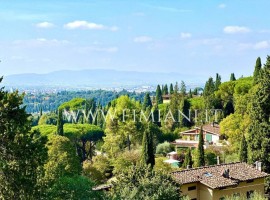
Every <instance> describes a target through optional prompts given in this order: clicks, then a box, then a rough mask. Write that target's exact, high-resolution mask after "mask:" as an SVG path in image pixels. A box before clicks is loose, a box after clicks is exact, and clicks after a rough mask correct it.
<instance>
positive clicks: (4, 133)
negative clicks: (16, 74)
mask: <svg viewBox="0 0 270 200" xmlns="http://www.w3.org/2000/svg"><path fill="white" fill-rule="evenodd" d="M1 81H2V78H1V77H0V83H1ZM22 105H23V96H22V95H20V94H19V92H18V91H16V92H11V93H9V92H7V91H4V88H2V87H0V115H1V117H0V199H30V200H32V199H39V197H40V195H41V193H40V192H41V187H40V184H39V178H40V177H41V176H42V173H43V166H44V163H45V161H46V159H47V149H46V147H45V144H46V142H47V139H46V138H45V137H42V136H41V135H40V133H39V132H37V131H31V121H29V119H28V118H29V116H30V115H28V114H27V113H26V111H25V106H22Z"/></svg>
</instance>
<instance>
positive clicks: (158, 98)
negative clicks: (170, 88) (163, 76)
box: [156, 85, 163, 104]
mask: <svg viewBox="0 0 270 200" xmlns="http://www.w3.org/2000/svg"><path fill="white" fill-rule="evenodd" d="M156 103H157V104H162V103H163V98H162V92H161V89H160V85H158V86H157V90H156Z"/></svg>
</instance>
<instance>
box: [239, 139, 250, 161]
mask: <svg viewBox="0 0 270 200" xmlns="http://www.w3.org/2000/svg"><path fill="white" fill-rule="evenodd" d="M239 160H240V161H241V162H247V160H248V149H247V141H246V138H245V135H243V137H242V141H241V143H240V149H239Z"/></svg>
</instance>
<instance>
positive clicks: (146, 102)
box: [143, 92, 152, 110]
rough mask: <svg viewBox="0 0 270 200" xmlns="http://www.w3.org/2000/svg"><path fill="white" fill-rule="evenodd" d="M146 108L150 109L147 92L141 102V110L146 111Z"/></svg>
mask: <svg viewBox="0 0 270 200" xmlns="http://www.w3.org/2000/svg"><path fill="white" fill-rule="evenodd" d="M147 108H152V102H151V98H150V94H149V92H147V93H146V94H145V96H144V101H143V110H146V109H147Z"/></svg>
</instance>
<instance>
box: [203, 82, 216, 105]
mask: <svg viewBox="0 0 270 200" xmlns="http://www.w3.org/2000/svg"><path fill="white" fill-rule="evenodd" d="M214 92H215V83H214V80H213V78H212V77H210V78H209V79H208V81H207V82H206V83H205V87H204V91H203V97H204V100H205V106H206V108H207V109H212V108H213V107H214V105H215V102H214V101H215V94H214Z"/></svg>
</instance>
